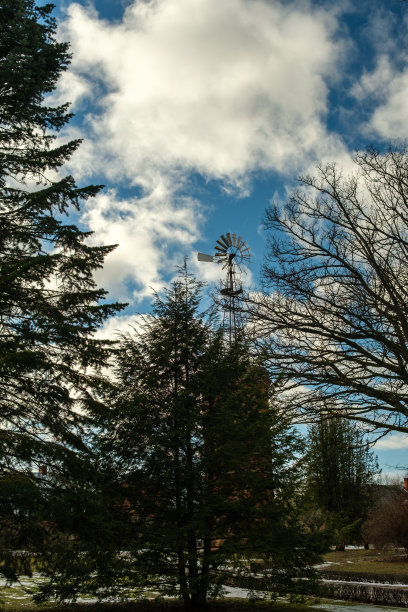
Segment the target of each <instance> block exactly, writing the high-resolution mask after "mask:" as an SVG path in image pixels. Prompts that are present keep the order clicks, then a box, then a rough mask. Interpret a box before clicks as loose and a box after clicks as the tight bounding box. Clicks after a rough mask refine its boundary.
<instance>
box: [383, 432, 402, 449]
mask: <svg viewBox="0 0 408 612" xmlns="http://www.w3.org/2000/svg"><path fill="white" fill-rule="evenodd" d="M375 448H376V450H400V449H403V448H405V449H406V448H408V436H407V435H406V434H403V433H391V434H388V435H387V436H385V437H384V438H381V439H380V440H378V442H376V444H375Z"/></svg>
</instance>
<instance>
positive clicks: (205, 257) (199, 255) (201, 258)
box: [197, 253, 214, 262]
mask: <svg viewBox="0 0 408 612" xmlns="http://www.w3.org/2000/svg"><path fill="white" fill-rule="evenodd" d="M197 259H198V261H208V262H213V261H214V257H213V256H212V255H206V254H205V253H197Z"/></svg>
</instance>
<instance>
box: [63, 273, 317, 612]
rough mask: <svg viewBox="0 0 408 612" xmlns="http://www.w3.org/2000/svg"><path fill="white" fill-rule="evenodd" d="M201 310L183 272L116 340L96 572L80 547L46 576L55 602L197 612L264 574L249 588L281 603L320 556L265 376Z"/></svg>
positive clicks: (295, 446) (295, 444)
mask: <svg viewBox="0 0 408 612" xmlns="http://www.w3.org/2000/svg"><path fill="white" fill-rule="evenodd" d="M200 300H201V285H200V283H199V282H197V281H196V280H195V279H194V278H192V277H191V276H190V275H189V274H188V271H187V269H186V268H184V269H183V271H182V274H181V276H180V277H179V278H178V279H177V280H176V281H175V282H174V283H173V284H172V286H171V287H170V288H169V289H168V290H167V292H166V294H165V297H164V299H161V298H160V297H159V296H157V297H156V301H155V305H154V308H153V313H152V316H151V317H148V318H147V319H145V321H144V323H143V324H142V325H141V328H140V329H138V330H134V331H133V332H132V333H129V334H126V335H124V336H123V337H122V341H121V343H120V349H119V350H118V353H117V370H116V374H117V380H118V384H117V390H116V391H115V392H114V394H113V395H112V396H111V398H110V406H111V409H110V411H109V413H108V414H107V415H106V420H105V422H104V424H103V425H104V426H103V428H102V429H101V431H100V432H99V433H98V437H97V444H98V445H99V446H100V448H101V451H102V452H101V459H100V465H104V464H105V470H106V474H107V475H109V476H107V480H108V482H109V492H108V494H107V497H106V507H109V508H110V511H111V521H110V523H109V525H108V524H107V525H106V526H105V528H106V530H107V534H108V536H107V538H106V542H108V544H107V545H106V546H105V551H108V552H107V555H106V556H105V557H104V560H103V563H99V562H93V561H92V559H91V558H90V557H89V556H88V557H86V555H84V552H83V551H84V549H86V548H87V547H86V546H84V545H82V547H81V545H79V546H78V565H77V566H76V568H75V569H76V571H72V572H71V573H67V572H66V571H65V573H64V571H62V572H59V570H58V569H57V570H56V575H55V577H54V583H53V584H54V592H55V593H58V592H61V589H64V588H65V589H67V586H68V585H71V588H72V593H74V592H75V589H78V588H81V589H84V590H87V592H88V593H96V592H97V593H98V594H99V595H110V594H111V593H112V588H114V589H120V590H121V593H122V594H125V590H124V589H127V588H130V590H131V592H132V594H133V595H134V593H135V592H140V593H143V592H145V591H146V589H147V590H151V591H156V592H159V593H160V594H161V595H172V596H178V597H180V598H181V599H182V600H183V601H184V603H185V605H186V606H188V607H196V606H200V605H204V604H205V602H206V599H207V597H208V596H211V595H215V594H216V593H218V592H220V591H222V585H223V584H225V583H226V581H228V580H231V579H232V576H233V579H234V581H236V582H240V581H241V584H242V585H243V586H246V587H247V588H248V590H250V588H251V587H253V586H254V584H255V582H254V578H253V572H257V573H258V574H259V573H260V574H262V571H263V570H264V569H265V567H268V573H264V574H263V576H264V582H261V581H260V579H259V578H258V580H259V582H258V583H257V585H258V586H259V587H262V586H265V587H267V588H271V589H273V590H274V591H276V590H279V589H281V590H282V589H283V590H285V591H290V590H297V589H299V588H302V587H303V586H304V584H305V583H304V582H303V581H301V580H300V581H296V580H293V579H294V578H295V577H297V578H298V577H300V576H311V575H312V574H313V571H312V570H311V564H312V563H314V562H316V560H317V559H318V548H319V544H318V541H317V538H314V536H310V535H309V534H306V533H305V532H303V531H302V530H301V528H300V526H299V524H298V521H297V518H296V515H297V512H296V508H295V498H296V487H297V484H298V483H297V480H296V465H295V461H294V454H295V452H296V451H297V450H299V440H298V439H297V438H296V435H295V434H294V432H293V431H292V430H291V429H290V427H289V426H288V424H287V423H286V422H285V419H284V418H283V417H282V415H281V414H279V411H278V410H277V408H276V406H275V405H274V404H273V401H272V399H271V398H272V396H273V389H272V385H271V382H270V380H269V379H268V377H267V375H266V372H265V370H264V369H263V368H262V367H261V366H259V365H257V364H256V363H254V361H253V360H252V358H251V356H250V353H249V350H248V347H246V346H245V343H244V342H239V343H237V344H235V345H234V346H232V347H230V346H229V345H228V344H226V343H225V341H224V339H223V336H222V334H221V333H218V332H217V331H215V330H214V329H213V327H212V326H211V324H210V323H209V321H207V320H206V317H205V315H204V314H202V313H201V311H200ZM113 534H115V535H113ZM101 539H102V541H103V542H104V545H105V538H104V536H101ZM113 541H114V542H115V546H116V548H115V546H112V547H111V546H110V543H112V542H113ZM119 551H121V553H120V554H118V553H119ZM109 555H110V560H109V559H108V556H109ZM56 562H57V563H58V559H56ZM79 566H81V567H82V568H84V569H83V572H82V582H81V584H79V583H78V567H79ZM65 592H66V591H65Z"/></svg>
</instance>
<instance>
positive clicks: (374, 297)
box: [249, 148, 408, 432]
mask: <svg viewBox="0 0 408 612" xmlns="http://www.w3.org/2000/svg"><path fill="white" fill-rule="evenodd" d="M354 163H355V167H356V171H355V172H354V173H352V174H347V173H346V172H345V171H343V170H342V169H341V168H340V167H339V166H337V165H336V164H327V165H324V166H319V167H318V169H317V174H316V176H306V177H303V178H301V179H300V187H299V188H298V189H297V190H295V191H294V193H293V194H292V196H291V197H290V199H289V201H288V202H287V203H286V204H284V205H283V206H281V205H279V204H276V205H273V206H271V207H270V208H269V209H268V211H267V214H266V220H265V224H266V228H267V229H268V230H269V232H270V234H269V235H270V241H269V252H268V257H267V261H266V264H265V266H264V272H263V276H264V283H265V286H264V288H265V292H264V294H263V295H261V294H258V295H257V296H255V297H254V298H253V299H252V302H251V303H250V304H249V309H250V310H251V314H252V318H253V322H254V323H255V325H256V328H257V332H258V333H259V335H260V337H261V338H262V342H263V347H264V352H265V355H267V356H268V362H269V368H270V371H271V372H272V373H273V374H282V375H283V376H285V377H286V380H287V381H289V382H288V387H287V391H288V392H287V394H286V395H285V397H284V398H283V399H286V400H287V403H288V406H289V405H290V406H291V407H292V409H294V410H295V412H296V413H297V414H299V413H301V414H303V415H305V417H306V420H308V419H309V418H313V416H315V415H316V414H317V415H319V414H322V413H324V414H326V415H327V414H332V415H337V416H339V415H340V416H343V417H348V418H353V419H355V420H358V421H361V422H363V423H365V424H366V426H367V427H369V428H372V429H379V430H382V431H385V432H387V431H401V432H407V431H408V403H407V402H408V394H407V390H408V387H407V383H408V369H407V364H408V352H407V341H408V324H407V321H408V317H407V315H408V299H407V298H408V295H407V292H408V283H407V280H408V264H407V261H408V260H407V253H408V225H407V222H408V216H407V211H408V209H407V197H408V181H407V176H408V155H407V152H406V150H405V149H403V150H396V149H393V148H390V149H389V150H388V151H387V152H386V153H384V154H380V153H379V152H378V151H377V150H375V149H374V148H369V149H368V150H367V151H366V152H362V153H357V154H356V155H355V158H354ZM289 389H292V393H289Z"/></svg>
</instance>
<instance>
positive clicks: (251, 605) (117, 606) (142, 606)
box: [2, 598, 324, 612]
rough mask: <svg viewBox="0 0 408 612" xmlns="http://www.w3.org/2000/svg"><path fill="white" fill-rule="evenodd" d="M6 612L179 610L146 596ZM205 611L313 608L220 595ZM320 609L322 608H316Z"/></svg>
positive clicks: (299, 611)
mask: <svg viewBox="0 0 408 612" xmlns="http://www.w3.org/2000/svg"><path fill="white" fill-rule="evenodd" d="M2 609H3V610H5V611H6V612H23V611H24V612H39V611H40V610H43V611H44V612H183V611H184V610H185V609H184V608H183V605H182V604H181V603H180V602H176V601H169V600H146V601H140V602H132V603H123V604H121V603H103V604H83V603H81V604H74V605H64V606H55V605H46V606H41V607H40V606H33V605H32V603H31V604H28V605H27V603H26V604H24V603H20V604H17V603H14V604H11V603H10V604H7V605H5V606H4V607H3V608H2ZM205 610H206V612H316V611H315V610H313V609H312V608H310V607H309V606H308V605H305V604H285V603H281V602H279V603H274V602H271V601H256V602H250V601H248V600H242V599H232V598H231V599H223V600H218V601H214V602H210V603H209V604H208V607H206V608H205ZM320 611H321V612H324V610H322V609H321V608H320Z"/></svg>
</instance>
